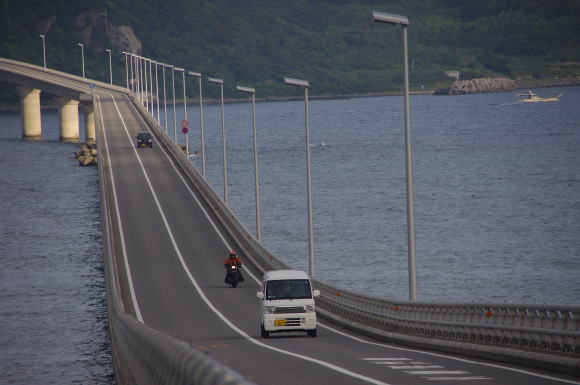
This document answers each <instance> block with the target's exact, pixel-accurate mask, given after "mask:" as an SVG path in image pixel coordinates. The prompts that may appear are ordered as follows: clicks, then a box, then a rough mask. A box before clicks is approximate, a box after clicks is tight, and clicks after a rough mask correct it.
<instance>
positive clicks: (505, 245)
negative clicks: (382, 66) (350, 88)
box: [170, 87, 580, 304]
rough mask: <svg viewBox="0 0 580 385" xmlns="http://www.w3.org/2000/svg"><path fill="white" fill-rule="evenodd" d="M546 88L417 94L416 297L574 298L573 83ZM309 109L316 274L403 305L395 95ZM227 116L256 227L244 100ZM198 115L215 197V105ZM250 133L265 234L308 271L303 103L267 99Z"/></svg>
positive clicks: (234, 159)
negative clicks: (531, 92)
mask: <svg viewBox="0 0 580 385" xmlns="http://www.w3.org/2000/svg"><path fill="white" fill-rule="evenodd" d="M541 93H542V94H545V95H551V94H556V93H561V94H562V95H563V96H562V99H561V101H560V102H557V103H535V104H531V103H530V104H524V103H517V101H518V95H517V93H501V94H483V95H468V96H430V95H418V96H412V97H411V113H412V120H411V123H412V131H413V151H414V178H415V179H414V188H415V194H414V198H415V229H416V247H417V276H418V293H419V299H421V300H436V301H501V302H503V301H510V302H540V303H541V302H552V303H575V304H580V279H578V277H580V88H578V87H575V88H561V89H545V90H541ZM309 107H310V126H311V130H312V135H311V141H312V145H313V147H312V174H313V202H314V203H313V205H314V228H315V236H314V238H315V256H316V275H317V276H318V277H319V278H321V279H323V280H325V281H328V282H330V283H333V284H335V285H337V286H340V287H343V288H349V289H352V290H354V291H357V292H363V293H369V294H373V295H380V296H388V297H392V298H402V299H406V298H408V269H407V219H406V195H405V194H406V189H405V171H404V168H405V164H404V159H405V153H404V137H403V118H402V97H400V96H393V97H379V98H364V99H350V100H330V101H329V100H326V101H310V105H309ZM189 111H190V109H188V112H189ZM225 111H226V131H227V139H228V181H229V184H230V185H229V198H230V201H231V206H232V207H233V208H234V210H235V212H236V213H237V215H238V216H239V217H240V218H241V219H242V221H243V222H244V223H245V224H246V226H247V228H248V229H250V231H252V232H255V230H254V229H255V219H254V218H255V208H254V202H255V201H254V173H253V152H252V151H253V147H252V131H251V115H250V114H251V105H250V104H247V103H246V104H235V105H226V109H225ZM204 112H205V113H206V135H207V137H208V139H207V143H208V147H207V150H206V153H207V156H208V159H207V162H208V178H209V179H210V180H211V183H212V184H213V185H214V187H215V189H216V191H217V192H219V193H220V194H222V191H223V179H222V162H221V156H222V152H221V142H220V140H221V137H220V136H219V133H220V130H221V126H220V121H219V107H218V106H215V105H214V106H210V107H209V108H207V109H206V110H204ZM189 113H190V116H191V117H190V121H192V122H196V119H198V118H197V111H195V112H194V113H193V114H192V113H191V112H189ZM180 114H181V111H180V112H178V116H181V115H180ZM170 126H171V122H170ZM257 126H258V147H259V165H260V189H261V190H260V194H261V211H262V225H263V230H262V237H263V240H264V242H265V244H266V245H267V247H268V248H269V249H270V250H271V251H272V252H273V253H274V254H276V255H278V256H280V257H282V258H283V259H284V260H286V261H287V262H288V263H290V265H292V266H293V267H296V268H300V269H304V270H307V269H308V262H307V256H308V246H307V245H308V232H307V216H306V213H307V210H306V169H305V149H304V147H305V146H304V137H305V134H304V132H305V129H304V103H303V102H279V103H258V104H257ZM194 131H195V130H194ZM191 143H194V146H193V147H194V148H195V145H196V142H195V139H194V140H192V141H191ZM197 143H199V141H198V142H197ZM198 147H199V145H198ZM195 162H196V165H198V166H199V163H200V162H199V160H196V161H195Z"/></svg>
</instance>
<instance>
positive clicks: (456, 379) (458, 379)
mask: <svg viewBox="0 0 580 385" xmlns="http://www.w3.org/2000/svg"><path fill="white" fill-rule="evenodd" d="M421 378H423V379H425V380H428V381H473V380H477V381H480V380H493V378H491V377H483V376H474V377H421Z"/></svg>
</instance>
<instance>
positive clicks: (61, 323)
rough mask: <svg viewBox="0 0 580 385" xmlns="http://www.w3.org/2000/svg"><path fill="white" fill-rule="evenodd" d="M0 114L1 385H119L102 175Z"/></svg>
mask: <svg viewBox="0 0 580 385" xmlns="http://www.w3.org/2000/svg"><path fill="white" fill-rule="evenodd" d="M42 118H43V134H44V136H45V139H46V140H45V141H41V142H29V141H24V140H22V139H20V136H21V129H20V115H19V114H9V113H2V114H0V346H1V348H0V383H2V384H27V385H28V384H113V383H114V380H113V374H112V371H113V370H112V362H111V353H110V346H109V337H108V330H107V327H108V326H107V318H106V317H107V316H106V314H107V313H106V302H105V283H104V272H103V264H102V252H101V235H100V217H99V215H100V212H99V201H98V185H97V183H98V179H97V173H96V169H94V168H81V167H78V166H77V165H76V161H74V160H72V159H69V158H70V157H71V155H72V152H73V151H76V150H78V145H74V144H65V143H60V142H59V141H58V130H57V124H58V123H57V116H56V113H55V112H43V116H42Z"/></svg>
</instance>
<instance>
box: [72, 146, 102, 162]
mask: <svg viewBox="0 0 580 385" xmlns="http://www.w3.org/2000/svg"><path fill="white" fill-rule="evenodd" d="M73 154H74V158H75V159H77V160H78V161H79V166H96V165H97V145H96V143H95V142H94V141H88V142H87V143H86V144H84V145H83V146H82V147H81V150H80V151H75V152H74V153H73Z"/></svg>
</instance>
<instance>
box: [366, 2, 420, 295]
mask: <svg viewBox="0 0 580 385" xmlns="http://www.w3.org/2000/svg"><path fill="white" fill-rule="evenodd" d="M373 20H374V21H376V22H379V23H388V24H395V25H397V24H398V25H401V26H402V28H403V65H404V83H405V85H404V87H405V96H404V99H403V100H404V102H403V103H404V110H405V155H406V173H407V238H408V246H407V252H408V255H409V256H408V259H409V299H410V300H411V301H416V300H417V263H416V254H415V219H414V214H413V206H414V205H413V153H412V148H411V147H412V146H411V113H410V108H409V63H408V62H409V54H408V51H407V27H408V25H409V19H408V18H407V17H406V16H399V15H392V14H389V13H383V12H377V11H373Z"/></svg>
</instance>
